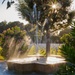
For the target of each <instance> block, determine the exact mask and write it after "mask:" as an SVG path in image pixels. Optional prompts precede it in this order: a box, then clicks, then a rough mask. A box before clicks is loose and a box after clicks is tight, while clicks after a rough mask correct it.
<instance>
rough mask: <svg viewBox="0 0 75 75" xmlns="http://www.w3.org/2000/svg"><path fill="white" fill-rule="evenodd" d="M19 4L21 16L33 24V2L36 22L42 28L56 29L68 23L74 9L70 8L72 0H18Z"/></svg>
mask: <svg viewBox="0 0 75 75" xmlns="http://www.w3.org/2000/svg"><path fill="white" fill-rule="evenodd" d="M18 1H19V4H18V7H17V9H18V10H19V11H20V14H21V16H22V17H23V18H24V19H26V20H27V21H29V23H32V24H35V16H34V9H33V8H34V4H36V8H37V16H38V17H37V20H38V23H39V24H40V25H41V26H43V25H44V22H45V21H46V23H45V25H44V29H45V30H48V29H54V30H58V29H60V28H63V27H67V26H69V25H70V23H71V21H72V19H73V17H74V11H69V10H70V5H71V2H72V0H18Z"/></svg>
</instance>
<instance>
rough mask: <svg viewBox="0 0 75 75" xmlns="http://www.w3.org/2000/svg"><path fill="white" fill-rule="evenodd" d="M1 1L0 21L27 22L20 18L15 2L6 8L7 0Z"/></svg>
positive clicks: (73, 6) (74, 2)
mask: <svg viewBox="0 0 75 75" xmlns="http://www.w3.org/2000/svg"><path fill="white" fill-rule="evenodd" d="M2 1H3V0H0V22H2V21H7V22H13V21H20V22H22V23H24V24H27V23H28V22H27V21H26V20H24V19H22V18H20V16H19V14H18V11H17V10H16V8H15V4H13V5H12V6H11V8H9V9H6V7H7V1H8V0H6V1H5V2H4V4H1V3H2ZM9 1H11V0H9ZM14 1H15V0H14ZM71 8H72V9H75V0H74V1H73V3H72V6H71Z"/></svg>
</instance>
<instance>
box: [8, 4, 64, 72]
mask: <svg viewBox="0 0 75 75" xmlns="http://www.w3.org/2000/svg"><path fill="white" fill-rule="evenodd" d="M33 10H34V14H33V18H34V20H35V22H36V24H37V10H36V3H34V6H33ZM37 32H38V25H37V28H36V44H37V45H36V46H37V48H36V50H37V49H38V37H37V36H38V35H37ZM20 45H21V44H19V45H18V47H19V46H20ZM18 47H16V48H17V49H18ZM63 63H65V60H64V58H61V57H58V56H48V57H43V56H40V55H39V54H36V55H34V56H28V55H27V56H25V57H21V58H16V57H15V58H10V59H9V60H8V61H7V65H8V69H9V70H14V71H16V72H21V73H24V72H43V73H54V72H56V71H57V70H58V69H59V66H60V65H61V64H63Z"/></svg>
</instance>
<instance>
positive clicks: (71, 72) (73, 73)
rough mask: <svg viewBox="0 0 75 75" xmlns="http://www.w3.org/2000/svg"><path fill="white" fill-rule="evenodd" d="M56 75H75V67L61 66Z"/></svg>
mask: <svg viewBox="0 0 75 75" xmlns="http://www.w3.org/2000/svg"><path fill="white" fill-rule="evenodd" d="M54 75H75V65H72V64H70V63H67V64H64V65H61V66H60V69H59V71H57V72H56V73H55V74H54Z"/></svg>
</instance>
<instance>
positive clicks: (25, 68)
mask: <svg viewBox="0 0 75 75" xmlns="http://www.w3.org/2000/svg"><path fill="white" fill-rule="evenodd" d="M34 58H35V57H34ZM50 58H51V57H50ZM57 58H58V57H57ZM26 59H29V60H31V57H30V58H29V57H28V58H26ZM52 59H53V57H52ZM60 59H63V58H60ZM21 60H23V59H21ZM21 60H20V59H18V60H16V59H15V60H14V59H13V61H12V60H8V61H7V65H8V69H9V70H14V71H16V72H23V73H24V72H42V73H54V72H56V71H57V70H58V69H59V66H60V65H62V64H65V61H64V60H63V61H62V62H60V63H58V62H56V63H54V62H55V60H56V59H54V61H53V62H52V63H53V64H52V63H51V61H50V62H49V63H46V61H47V60H46V58H45V57H40V58H39V59H38V60H34V59H33V60H34V61H31V62H30V61H29V60H27V62H25V61H23V62H21ZM59 61H61V60H59Z"/></svg>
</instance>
